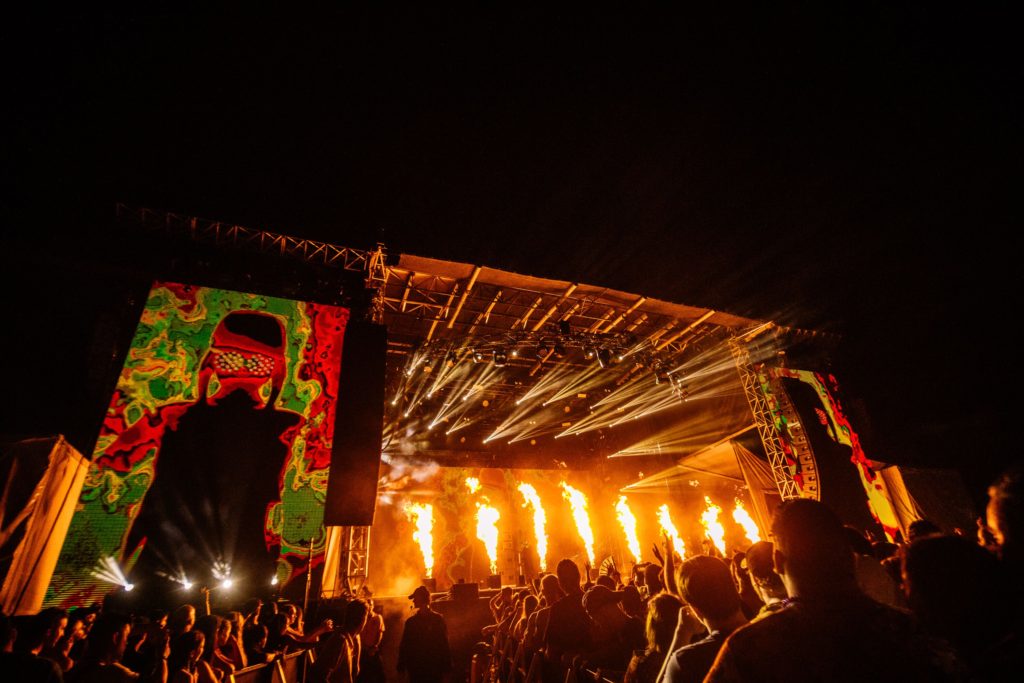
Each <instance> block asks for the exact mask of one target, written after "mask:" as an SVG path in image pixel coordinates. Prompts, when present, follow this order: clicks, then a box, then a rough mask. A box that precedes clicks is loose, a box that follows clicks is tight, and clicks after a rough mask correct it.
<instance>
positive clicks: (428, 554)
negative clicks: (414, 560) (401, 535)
mask: <svg viewBox="0 0 1024 683" xmlns="http://www.w3.org/2000/svg"><path fill="white" fill-rule="evenodd" d="M405 515H406V517H408V518H409V521H411V522H412V523H413V524H415V525H416V531H414V532H412V538H413V540H414V541H416V543H417V544H419V546H420V552H422V553H423V567H424V568H425V569H426V574H424V576H426V577H428V578H429V577H432V576H433V575H434V534H433V530H434V506H433V505H420V504H419V503H409V504H407V505H406V506H405Z"/></svg>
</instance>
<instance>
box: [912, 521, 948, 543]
mask: <svg viewBox="0 0 1024 683" xmlns="http://www.w3.org/2000/svg"><path fill="white" fill-rule="evenodd" d="M941 533H942V529H940V528H939V526H938V525H937V524H936V523H935V522H933V521H931V520H930V519H915V520H914V521H913V522H911V523H910V524H908V525H907V542H908V543H913V542H914V541H916V540H917V539H919V538H923V537H925V536H934V535H935V534H941Z"/></svg>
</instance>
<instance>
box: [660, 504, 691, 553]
mask: <svg viewBox="0 0 1024 683" xmlns="http://www.w3.org/2000/svg"><path fill="white" fill-rule="evenodd" d="M658 523H659V524H661V529H662V531H664V532H665V533H666V534H668V537H669V538H671V539H672V545H673V546H675V549H676V552H677V553H679V557H686V544H685V543H683V539H682V538H680V537H679V532H678V531H677V530H676V525H675V524H673V523H672V515H671V514H669V511H668V504H667V503H666V504H663V505H662V506H661V507H660V508H658Z"/></svg>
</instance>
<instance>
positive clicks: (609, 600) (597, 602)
mask: <svg viewBox="0 0 1024 683" xmlns="http://www.w3.org/2000/svg"><path fill="white" fill-rule="evenodd" d="M624 595H625V594H624V593H623V592H622V591H613V590H611V589H610V588H608V587H607V586H601V585H597V586H594V587H593V588H591V589H590V590H588V591H587V592H586V593H584V594H583V609H585V610H587V611H588V612H593V611H594V610H596V609H600V608H602V607H604V606H605V605H611V604H614V603H616V602H620V601H621V600H622V598H623V597H624Z"/></svg>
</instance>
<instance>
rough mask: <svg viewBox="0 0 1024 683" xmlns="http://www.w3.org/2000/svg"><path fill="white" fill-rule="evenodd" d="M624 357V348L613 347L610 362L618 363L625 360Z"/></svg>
mask: <svg viewBox="0 0 1024 683" xmlns="http://www.w3.org/2000/svg"><path fill="white" fill-rule="evenodd" d="M625 358H626V350H625V349H621V348H619V349H615V351H614V352H612V355H611V359H612V363H614V364H615V365H618V364H619V363H621V362H622V361H623V360H625Z"/></svg>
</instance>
